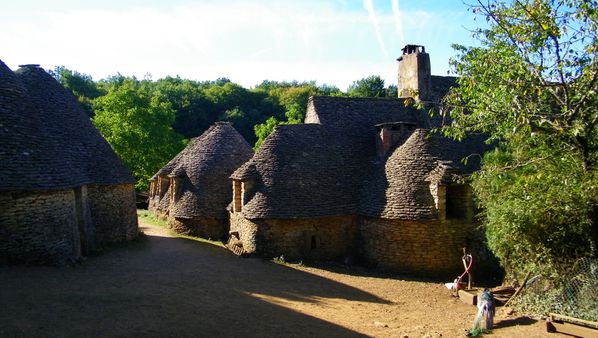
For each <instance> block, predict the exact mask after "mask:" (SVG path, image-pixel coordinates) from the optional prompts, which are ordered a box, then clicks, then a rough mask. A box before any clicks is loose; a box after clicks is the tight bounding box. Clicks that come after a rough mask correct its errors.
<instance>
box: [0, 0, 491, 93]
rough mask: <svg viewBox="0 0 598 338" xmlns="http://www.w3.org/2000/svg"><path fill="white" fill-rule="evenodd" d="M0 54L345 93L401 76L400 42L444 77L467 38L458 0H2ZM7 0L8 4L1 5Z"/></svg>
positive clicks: (100, 69)
mask: <svg viewBox="0 0 598 338" xmlns="http://www.w3.org/2000/svg"><path fill="white" fill-rule="evenodd" d="M1 2H2V11H0V31H1V32H3V33H2V34H1V35H0V46H1V48H0V59H1V60H2V61H4V62H5V63H6V64H7V65H8V66H9V67H10V68H12V69H16V68H17V67H18V65H19V64H27V63H36V64H41V65H42V66H43V67H44V68H46V69H52V68H54V66H56V65H64V66H66V67H67V68H69V69H73V70H77V71H80V72H83V73H87V74H90V75H91V76H93V78H94V79H96V80H99V79H101V78H105V77H107V76H109V75H114V74H116V73H117V72H120V73H121V74H123V75H135V76H137V77H139V78H142V77H144V76H145V75H146V74H151V75H152V78H154V79H158V78H161V77H164V76H167V75H171V76H176V75H179V76H181V77H183V78H189V79H194V80H213V79H216V78H218V77H227V78H229V79H231V80H232V81H234V82H237V83H239V84H241V85H243V86H245V87H248V88H249V87H252V86H255V85H257V84H259V83H260V82H261V81H262V80H265V79H269V80H278V81H283V80H298V81H310V80H314V81H316V82H317V83H318V84H331V85H336V86H338V87H339V88H341V89H342V90H345V89H346V87H347V86H348V85H350V84H351V83H352V82H353V81H355V80H358V79H361V78H364V77H366V76H369V75H380V76H381V77H382V78H383V79H384V80H385V82H386V84H387V85H389V84H396V82H397V80H396V70H397V65H396V63H397V62H396V58H397V57H398V56H399V55H400V49H401V48H402V47H403V45H404V44H405V43H415V44H423V45H425V46H426V50H427V51H428V53H429V54H430V57H431V60H432V73H433V74H438V75H444V74H446V73H447V70H448V59H449V57H451V56H453V55H454V52H453V50H452V49H451V47H450V45H451V44H452V43H460V44H465V45H471V44H473V43H474V42H473V41H472V40H471V33H470V30H472V29H473V28H475V27H476V26H477V25H479V24H480V22H479V19H478V21H474V18H473V15H472V14H471V13H470V12H468V11H467V6H466V5H464V4H463V2H462V0H294V1H292V0H195V1H193V0H168V1H159V0H127V1H124V0H101V1H96V0H85V1H81V0H54V1H41V0H40V1H33V0H19V1H9V0H2V1H1ZM4 2H6V3H4Z"/></svg>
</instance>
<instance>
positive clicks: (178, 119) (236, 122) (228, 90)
mask: <svg viewBox="0 0 598 338" xmlns="http://www.w3.org/2000/svg"><path fill="white" fill-rule="evenodd" d="M51 73H52V74H53V76H54V77H55V78H56V79H57V80H58V81H59V82H60V83H62V84H63V85H64V86H65V87H66V88H68V89H69V90H70V91H71V92H72V93H73V94H74V95H75V97H77V99H78V100H79V102H80V103H81V104H82V106H83V107H84V109H85V110H86V111H87V113H88V114H89V116H90V118H91V119H92V121H93V123H94V124H95V126H96V127H97V128H98V130H99V131H100V133H102V135H103V136H104V137H105V138H106V140H107V141H108V142H109V143H110V145H111V146H112V147H113V148H114V150H115V151H116V153H117V154H118V155H119V156H120V157H121V159H122V160H123V162H124V163H125V165H126V166H127V167H128V168H129V169H130V170H131V172H132V173H133V175H134V176H135V177H136V179H137V189H139V190H145V189H147V186H148V179H149V178H150V177H151V176H152V175H153V174H154V173H155V172H156V171H157V170H158V169H160V168H161V167H162V166H163V165H164V164H165V163H166V162H168V161H169V160H170V159H171V158H172V157H173V156H174V155H176V154H177V153H178V152H179V151H180V150H181V149H182V148H183V147H184V146H185V144H186V143H187V142H188V140H189V139H191V138H193V137H196V136H199V135H201V134H202V133H203V132H204V131H205V130H206V129H207V128H208V127H209V126H210V125H212V124H213V123H214V122H216V121H228V122H232V123H233V126H234V127H235V128H236V129H237V130H238V131H239V133H241V134H242V135H243V136H244V137H245V139H246V140H247V142H249V143H250V144H253V145H254V147H255V148H257V147H258V146H259V145H260V144H261V142H262V141H263V140H264V139H265V138H266V137H267V136H268V135H269V134H270V132H271V131H272V130H273V129H274V127H275V126H276V125H280V124H294V123H301V122H302V121H303V118H304V116H305V110H306V107H307V101H308V98H309V97H310V96H312V95H326V96H353V97H395V96H396V90H397V89H396V86H394V85H390V86H388V87H386V86H385V85H384V80H382V79H381V78H380V77H379V76H369V77H366V78H363V79H361V80H357V81H355V82H353V84H352V85H351V86H350V87H349V88H348V90H347V92H342V91H341V90H339V89H338V88H337V87H335V86H329V85H321V86H318V85H316V83H315V82H297V81H292V82H276V81H268V80H265V81H263V82H262V83H261V84H259V85H257V86H256V87H255V88H251V89H247V88H244V87H242V86H240V85H238V84H236V83H233V82H231V81H230V80H229V79H226V78H220V79H217V80H214V81H193V80H187V79H181V78H180V77H166V78H163V79H159V80H152V79H150V78H144V79H142V80H140V79H137V78H135V77H128V76H123V75H120V74H118V75H115V76H111V77H109V78H107V79H103V80H99V81H94V80H93V79H92V78H91V76H89V75H87V74H82V73H79V72H77V71H73V70H69V69H67V68H65V67H56V68H55V69H54V70H52V71H51Z"/></svg>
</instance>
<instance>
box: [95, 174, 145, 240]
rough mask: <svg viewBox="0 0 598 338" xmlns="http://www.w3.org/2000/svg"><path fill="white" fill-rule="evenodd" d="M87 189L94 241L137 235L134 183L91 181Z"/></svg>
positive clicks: (121, 238) (131, 237)
mask: <svg viewBox="0 0 598 338" xmlns="http://www.w3.org/2000/svg"><path fill="white" fill-rule="evenodd" d="M87 190H88V197H89V210H90V214H91V222H92V226H91V228H92V229H93V237H94V240H95V244H96V245H98V246H102V245H105V244H108V243H116V242H123V241H128V240H131V239H133V238H135V237H137V234H138V232H139V230H138V225H137V208H136V205H135V189H134V188H133V185H131V184H120V185H90V186H88V188H87Z"/></svg>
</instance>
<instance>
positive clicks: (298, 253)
mask: <svg viewBox="0 0 598 338" xmlns="http://www.w3.org/2000/svg"><path fill="white" fill-rule="evenodd" d="M230 220H231V227H230V228H231V232H237V233H238V236H239V239H238V240H239V241H240V243H242V245H243V249H244V251H245V252H247V253H255V254H257V255H259V256H262V257H266V258H272V257H279V256H284V257H285V259H289V260H299V259H314V260H338V259H343V258H345V257H347V256H350V255H352V254H353V252H354V249H355V245H354V244H355V236H356V233H357V217H356V216H334V217H319V218H306V219H267V220H262V219H260V220H247V219H245V218H243V217H242V214H241V213H231V218H230ZM235 239H236V238H231V240H235Z"/></svg>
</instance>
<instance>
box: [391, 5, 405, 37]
mask: <svg viewBox="0 0 598 338" xmlns="http://www.w3.org/2000/svg"><path fill="white" fill-rule="evenodd" d="M391 1H392V14H393V18H394V20H395V29H396V30H397V34H398V35H399V42H400V43H401V44H400V45H399V46H401V48H403V46H405V35H404V34H403V21H402V20H401V10H400V9H399V0H391Z"/></svg>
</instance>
